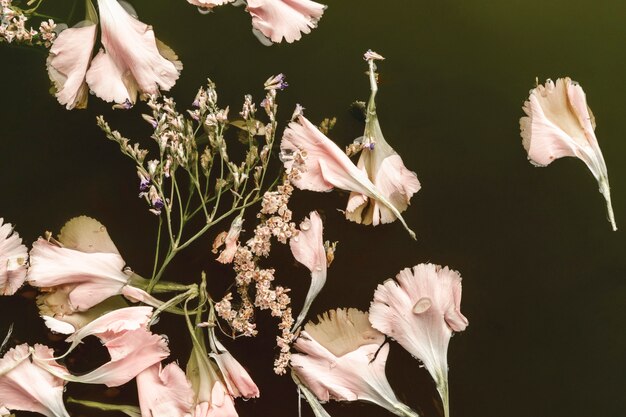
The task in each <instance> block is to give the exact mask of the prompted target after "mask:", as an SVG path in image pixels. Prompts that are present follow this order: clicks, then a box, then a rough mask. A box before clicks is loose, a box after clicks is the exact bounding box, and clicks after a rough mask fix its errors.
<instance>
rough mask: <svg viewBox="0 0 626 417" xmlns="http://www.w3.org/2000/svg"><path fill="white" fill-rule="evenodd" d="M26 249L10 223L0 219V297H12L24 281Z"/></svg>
mask: <svg viewBox="0 0 626 417" xmlns="http://www.w3.org/2000/svg"><path fill="white" fill-rule="evenodd" d="M27 259H28V249H27V248H26V246H24V245H23V244H22V239H21V238H20V235H18V234H17V233H15V232H14V230H13V226H12V225H11V223H4V219H3V218H1V217H0V295H13V294H15V292H16V291H17V290H18V288H20V287H21V286H22V284H23V283H24V280H25V279H26V260H27Z"/></svg>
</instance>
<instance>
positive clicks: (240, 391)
mask: <svg viewBox="0 0 626 417" xmlns="http://www.w3.org/2000/svg"><path fill="white" fill-rule="evenodd" d="M215 343H216V345H217V346H216V347H217V349H218V350H219V353H211V355H210V356H211V357H212V358H213V359H214V360H215V362H216V363H217V366H218V367H219V369H220V371H221V372H222V376H223V377H224V382H225V383H226V387H227V389H228V392H229V393H230V395H232V396H233V397H235V398H237V397H243V398H246V399H247V398H258V396H259V388H258V387H257V386H256V384H255V383H254V381H253V380H252V378H251V377H250V374H248V371H246V370H245V369H244V367H243V366H241V364H240V363H239V362H238V361H237V359H235V358H234V357H233V355H231V354H230V352H229V351H228V350H226V348H225V347H224V346H223V345H222V344H221V343H219V341H217V339H215Z"/></svg>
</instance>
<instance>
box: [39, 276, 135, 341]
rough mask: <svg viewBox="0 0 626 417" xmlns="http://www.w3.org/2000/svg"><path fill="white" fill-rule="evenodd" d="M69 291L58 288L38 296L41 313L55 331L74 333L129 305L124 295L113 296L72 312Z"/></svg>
mask: <svg viewBox="0 0 626 417" xmlns="http://www.w3.org/2000/svg"><path fill="white" fill-rule="evenodd" d="M72 288H73V287H72ZM67 293H68V291H67V290H65V289H63V288H57V289H56V291H54V292H48V293H45V294H44V295H40V296H39V297H37V307H39V314H40V315H41V318H43V319H44V321H45V323H46V326H47V327H48V328H49V329H50V330H52V331H53V332H55V333H62V334H68V335H69V334H72V333H74V332H76V331H77V330H78V329H81V328H83V327H84V326H86V325H87V324H89V323H91V322H92V321H94V320H95V319H97V318H98V317H100V316H102V315H104V314H106V313H108V312H110V311H113V310H118V309H122V308H126V307H128V303H127V302H126V301H124V298H123V297H121V296H113V297H110V298H107V299H106V300H104V301H103V302H101V303H100V304H96V305H95V306H93V307H91V308H90V309H89V310H87V311H84V312H71V309H68V307H67V306H68V303H69V302H68V301H67Z"/></svg>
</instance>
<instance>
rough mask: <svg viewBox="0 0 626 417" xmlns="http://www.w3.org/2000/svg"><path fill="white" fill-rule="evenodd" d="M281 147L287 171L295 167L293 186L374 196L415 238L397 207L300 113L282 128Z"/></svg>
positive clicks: (372, 197)
mask: <svg viewBox="0 0 626 417" xmlns="http://www.w3.org/2000/svg"><path fill="white" fill-rule="evenodd" d="M280 150H281V159H282V161H283V163H284V165H285V169H286V170H287V172H288V173H290V174H291V173H292V171H294V170H295V171H296V173H295V175H292V177H293V178H292V182H293V184H294V185H295V186H296V187H298V188H300V189H301V190H310V191H330V190H332V189H333V188H339V189H342V190H347V191H351V192H354V193H357V194H360V195H363V196H366V197H368V198H370V199H372V200H377V201H378V202H379V203H380V204H382V205H383V206H385V207H386V208H387V209H388V210H389V211H390V212H391V213H393V215H394V216H395V217H396V218H398V219H400V222H402V225H403V226H404V227H405V228H406V229H407V231H408V232H409V234H410V235H411V237H413V238H415V233H414V232H413V231H412V230H410V229H409V228H408V226H407V224H406V222H405V221H404V219H403V218H402V215H401V214H400V212H399V210H398V209H397V208H396V207H395V206H394V205H393V203H392V202H391V201H389V200H388V199H387V197H386V196H385V195H384V194H383V193H382V192H381V191H380V190H379V189H378V188H377V187H376V186H375V185H374V184H373V183H372V181H370V179H369V178H368V176H367V174H366V173H365V172H364V171H363V170H361V169H359V168H357V167H356V166H355V165H354V164H353V163H352V161H351V160H350V158H349V157H348V156H347V155H346V154H345V152H344V151H343V150H341V149H340V148H339V147H338V146H337V145H336V144H335V143H334V142H333V141H332V140H330V139H329V138H327V137H326V136H325V135H324V134H323V133H322V132H320V131H319V129H317V128H316V127H315V126H314V125H313V124H312V123H311V122H310V121H308V120H307V119H306V118H305V117H304V116H302V115H301V114H298V115H296V120H295V121H293V122H291V123H289V126H288V127H287V129H285V132H284V133H283V137H282V141H281V144H280ZM346 217H348V215H347V216H346Z"/></svg>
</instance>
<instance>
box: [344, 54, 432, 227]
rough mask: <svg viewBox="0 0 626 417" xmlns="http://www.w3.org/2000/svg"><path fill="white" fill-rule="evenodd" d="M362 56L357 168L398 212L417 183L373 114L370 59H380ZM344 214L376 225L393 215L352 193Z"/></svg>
mask: <svg viewBox="0 0 626 417" xmlns="http://www.w3.org/2000/svg"><path fill="white" fill-rule="evenodd" d="M365 59H366V60H367V62H368V65H369V78H370V88H371V95H370V98H369V101H368V104H367V108H366V114H365V116H366V119H365V132H364V133H363V137H362V138H359V139H358V141H359V144H360V146H361V149H362V150H361V155H360V157H359V161H358V162H357V167H359V168H360V169H362V170H363V171H365V172H366V173H367V176H368V178H369V179H370V180H371V181H372V183H374V185H375V186H376V188H378V189H379V190H380V192H381V193H382V194H383V195H384V196H385V197H386V198H387V200H388V201H390V202H391V203H392V204H393V206H394V207H395V208H396V209H397V210H398V211H399V212H400V213H402V212H403V211H404V210H406V209H407V207H408V205H409V204H410V200H411V197H412V196H413V194H415V193H416V192H418V191H419V189H420V187H421V185H420V182H419V181H418V179H417V175H416V174H415V172H412V171H410V170H408V169H407V168H406V167H405V166H404V162H402V158H401V157H400V155H398V153H397V152H396V151H395V150H394V149H393V148H392V147H391V146H390V145H389V144H388V143H387V141H386V140H385V137H384V136H383V132H382V130H381V128H380V123H379V121H378V115H377V114H376V101H375V99H376V93H377V92H378V86H377V82H376V73H375V70H376V67H375V65H374V60H377V59H378V60H379V59H384V58H383V57H382V56H380V55H379V54H377V53H375V52H372V51H368V52H367V53H366V54H365ZM346 217H347V218H348V219H349V220H352V221H355V222H357V223H363V224H373V225H377V224H379V223H390V222H393V221H394V220H395V219H396V215H395V214H394V213H393V212H392V211H391V210H389V208H388V207H387V206H385V205H384V204H381V203H380V202H379V201H378V200H376V199H373V200H372V199H370V198H368V196H367V195H364V194H359V193H356V192H352V193H351V194H350V198H349V200H348V206H347V208H346Z"/></svg>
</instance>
